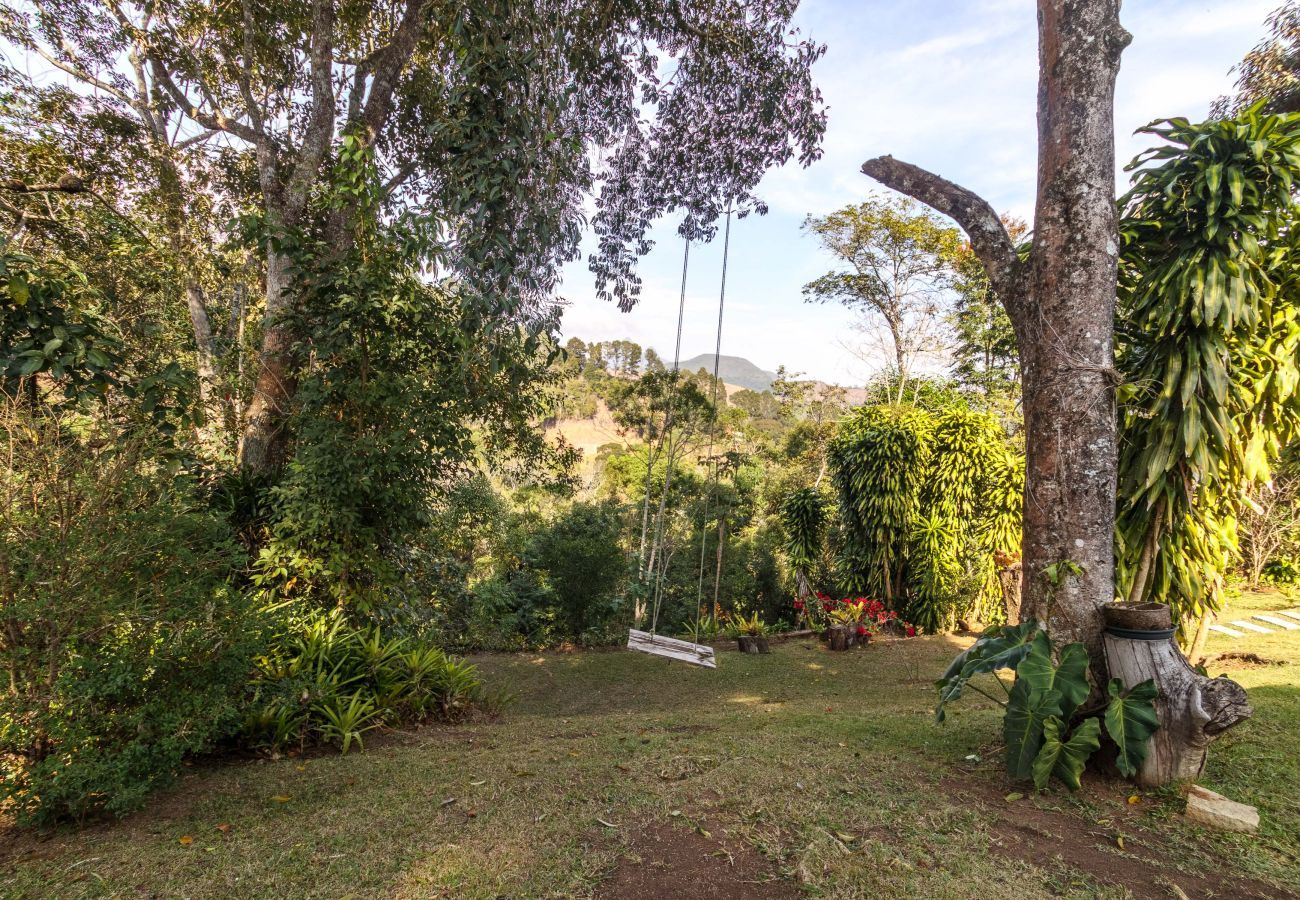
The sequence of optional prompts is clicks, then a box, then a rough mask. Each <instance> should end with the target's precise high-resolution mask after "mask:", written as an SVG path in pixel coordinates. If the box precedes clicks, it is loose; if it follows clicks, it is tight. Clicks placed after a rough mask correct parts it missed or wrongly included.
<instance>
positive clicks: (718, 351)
mask: <svg viewBox="0 0 1300 900" xmlns="http://www.w3.org/2000/svg"><path fill="white" fill-rule="evenodd" d="M730 255H731V204H730V203H728V204H727V224H726V227H725V229H724V231H723V237H722V286H721V287H720V288H719V290H718V331H717V337H716V339H715V340H714V344H713V398H712V400H713V416H712V418H710V419H709V443H708V447H709V449H708V452H707V453H706V454H705V457H704V458H705V459H706V460H708V462H709V464H710V466H711V467H712V470H711V471H710V473H709V488H708V490H707V491H706V492H705V495H704V506H703V509H702V510H701V511H700V574H699V581H698V583H697V584H696V587H695V641H696V643H699V639H700V623H701V621H702V620H703V618H704V612H703V609H704V606H703V604H704V555H705V548H706V546H707V544H708V540H709V532H708V529H707V527H706V526H707V525H708V523H709V507H710V506H711V505H712V504H713V501H714V500H715V499H716V495H717V491H718V461H717V460H716V459H714V457H713V439H714V434H715V432H716V430H717V423H718V384H719V381H718V371H719V367H720V365H721V363H722V313H723V310H724V308H725V307H726V301H727V258H728V257H729V256H730ZM721 554H722V535H721V534H719V535H718V555H719V558H721ZM717 599H718V574H715V575H714V583H713V601H714V604H715V605H716V604H717Z"/></svg>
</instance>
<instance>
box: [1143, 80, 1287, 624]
mask: <svg viewBox="0 0 1300 900" xmlns="http://www.w3.org/2000/svg"><path fill="white" fill-rule="evenodd" d="M1145 130H1146V132H1147V133H1149V134H1153V135H1156V136H1158V137H1160V138H1162V139H1164V140H1165V141H1167V142H1168V144H1167V145H1166V146H1163V147H1159V148H1157V149H1154V150H1150V151H1148V152H1147V153H1145V154H1143V155H1141V156H1139V157H1138V158H1137V159H1136V160H1135V161H1134V162H1133V163H1131V164H1130V166H1129V168H1130V169H1136V170H1137V174H1136V175H1135V176H1134V180H1133V187H1132V189H1131V191H1130V192H1129V194H1128V195H1127V196H1126V197H1125V199H1124V201H1123V202H1124V207H1125V213H1124V217H1123V221H1122V225H1121V235H1122V246H1123V252H1122V266H1121V278H1120V303H1119V319H1118V326H1117V337H1118V344H1119V354H1118V367H1119V369H1120V371H1121V372H1122V373H1123V376H1124V379H1125V385H1124V386H1123V388H1122V389H1121V393H1120V408H1121V411H1122V415H1121V422H1120V438H1121V440H1120V465H1119V497H1120V503H1119V511H1118V523H1117V544H1118V576H1119V583H1120V588H1121V595H1122V596H1125V597H1126V598H1127V599H1129V600H1143V599H1155V600H1159V601H1161V602H1167V603H1169V604H1171V606H1172V607H1173V609H1174V614H1175V617H1176V619H1177V620H1186V619H1189V618H1190V617H1194V616H1196V615H1198V614H1199V613H1201V612H1202V611H1203V610H1206V609H1212V608H1214V607H1215V606H1216V605H1217V603H1218V600H1217V594H1218V591H1219V587H1220V585H1221V582H1222V576H1223V571H1224V567H1225V565H1226V564H1227V562H1228V561H1229V560H1230V559H1231V558H1232V557H1233V556H1234V555H1235V553H1236V549H1237V537H1236V532H1237V521H1238V518H1239V517H1240V510H1241V504H1242V497H1243V495H1244V494H1245V493H1247V491H1248V489H1249V487H1250V486H1251V485H1252V484H1257V483H1262V482H1265V481H1267V480H1268V477H1269V469H1270V463H1271V461H1272V460H1273V459H1275V458H1276V456H1277V454H1278V452H1279V449H1280V447H1281V445H1282V443H1284V442H1285V441H1286V440H1287V439H1288V438H1289V437H1290V436H1291V435H1292V434H1294V433H1295V430H1296V426H1297V423H1298V422H1300V417H1298V415H1297V414H1298V413H1300V394H1297V386H1298V385H1300V368H1298V367H1297V358H1298V357H1300V321H1298V320H1297V307H1296V304H1295V303H1294V301H1293V299H1292V298H1293V297H1294V296H1295V286H1296V284H1298V283H1300V267H1297V266H1296V264H1295V260H1296V259H1297V256H1296V240H1297V234H1298V232H1297V230H1296V228H1295V227H1294V219H1295V212H1294V199H1293V198H1294V187H1295V185H1296V182H1297V177H1298V176H1300V117H1297V116H1272V115H1266V114H1264V113H1262V112H1261V111H1260V109H1259V107H1258V106H1255V107H1251V108H1248V109H1246V110H1245V111H1243V112H1242V113H1241V115H1240V116H1239V117H1238V118H1235V119H1229V120H1224V121H1211V122H1205V123H1202V124H1199V125H1194V124H1191V123H1189V122H1188V121H1186V120H1185V119H1173V120H1169V121H1167V122H1163V123H1158V124H1155V125H1152V126H1149V127H1148V128H1147V129H1145Z"/></svg>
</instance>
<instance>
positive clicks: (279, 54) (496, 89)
mask: <svg viewBox="0 0 1300 900" xmlns="http://www.w3.org/2000/svg"><path fill="white" fill-rule="evenodd" d="M794 7H795V4H794V3H791V2H784V0H780V2H752V0H700V2H693V3H681V2H679V0H632V2H627V3H618V4H613V5H610V4H599V5H592V4H588V3H583V2H579V0H539V2H535V3H527V4H520V3H514V2H509V0H470V2H464V3H458V4H443V3H439V2H436V0H392V2H381V3H376V2H373V0H275V2H271V3H269V4H266V3H263V4H255V3H252V2H250V0H241V2H239V3H234V4H225V5H221V4H218V5H213V4H210V3H202V2H194V0H163V2H150V3H139V2H130V0H71V2H66V3H57V4H56V3H44V2H37V3H35V4H34V5H33V7H31V8H28V7H24V8H21V9H18V8H10V7H5V22H4V25H5V27H4V29H3V31H4V36H5V38H6V39H8V40H9V41H10V42H11V43H15V44H19V45H20V46H21V47H22V49H23V50H26V51H28V52H34V53H40V54H41V55H42V56H43V57H44V58H45V59H46V60H47V61H48V62H49V63H50V64H51V65H55V66H56V67H58V68H61V69H62V70H63V71H65V72H68V73H69V74H70V75H71V76H72V77H74V78H76V79H77V80H78V81H80V82H81V83H82V85H84V86H86V88H87V89H98V87H99V85H101V84H102V85H105V86H107V87H108V88H111V89H112V90H115V91H120V92H122V93H124V94H125V93H128V92H133V93H134V94H135V95H138V96H139V97H141V98H144V100H143V102H141V103H140V104H139V105H138V107H139V108H137V106H136V105H133V104H127V106H128V107H129V108H130V109H132V110H135V112H136V114H137V115H139V116H143V115H145V113H146V111H147V112H148V114H149V115H152V116H157V117H160V118H161V122H162V124H163V125H164V126H165V128H164V129H163V130H164V131H165V132H166V133H167V134H169V135H172V134H178V135H180V136H181V139H182V140H183V141H185V142H188V143H189V144H206V145H208V146H210V147H211V152H212V153H214V154H215V153H220V154H225V155H227V156H228V157H229V163H230V166H231V168H232V169H233V170H234V171H235V172H236V173H238V174H239V176H240V178H242V182H241V184H242V186H243V188H244V189H245V191H246V196H245V197H244V198H242V199H243V200H244V204H245V206H246V208H247V210H248V211H249V213H250V214H251V215H250V217H249V219H248V220H247V225H248V228H247V231H248V233H249V234H250V235H252V236H253V237H254V238H255V240H256V242H257V245H258V246H259V248H260V253H261V256H262V273H261V274H262V280H263V283H264V285H265V296H264V304H263V305H264V309H263V313H264V323H263V328H262V332H261V346H260V352H259V355H258V359H257V362H256V387H255V390H254V392H253V395H252V397H251V400H250V402H249V404H248V408H247V411H246V416H245V419H246V426H245V428H244V433H243V436H242V441H241V448H240V455H241V461H242V463H243V465H244V467H245V468H246V469H249V470H252V471H262V470H266V469H268V468H271V467H274V466H275V465H277V464H278V463H279V462H280V461H281V460H283V459H284V458H285V455H286V452H287V440H288V434H287V431H286V427H285V425H286V419H287V416H288V413H289V410H290V407H291V405H292V402H293V398H294V395H295V392H296V387H297V386H296V383H295V377H294V365H293V361H292V356H293V353H294V350H295V347H297V346H299V345H300V340H299V339H300V338H301V335H300V334H298V333H296V332H295V326H294V324H293V320H292V318H291V317H289V316H287V315H286V313H287V312H288V310H289V307H290V304H291V300H292V298H293V296H294V295H295V293H296V292H297V290H298V283H297V279H298V278H299V275H300V272H299V269H298V267H297V265H296V262H295V257H296V248H297V247H298V246H299V245H300V243H301V242H302V241H303V240H304V236H306V235H308V234H310V235H313V240H323V241H324V243H325V244H326V246H327V247H328V248H329V252H330V253H332V254H334V255H336V256H339V257H342V256H343V255H345V254H346V253H347V252H348V251H349V249H350V248H351V246H352V244H353V242H354V240H355V236H356V231H357V209H356V208H355V206H349V205H346V204H345V205H342V206H336V207H333V208H329V209H326V208H322V207H321V206H320V205H319V204H317V203H316V202H315V201H316V200H317V198H318V196H319V192H320V188H321V185H322V182H323V179H324V178H326V177H327V175H328V173H329V172H330V170H331V165H332V162H333V159H334V158H335V157H336V155H337V154H338V152H339V149H340V147H341V146H342V141H343V139H344V138H345V137H348V138H350V139H352V140H354V141H356V142H359V143H360V145H361V146H363V147H365V148H370V149H373V151H374V154H375V162H376V165H377V167H378V168H379V171H380V172H381V173H382V178H383V186H382V195H383V200H384V202H385V206H386V208H387V210H388V213H389V214H392V211H393V210H394V209H395V208H397V207H398V206H399V205H406V206H408V207H411V208H414V209H417V210H420V211H422V212H423V213H425V215H426V216H427V217H428V219H429V222H430V229H431V231H432V233H433V234H434V235H435V236H436V240H433V241H431V242H430V246H429V251H428V253H427V254H426V259H425V264H426V265H427V266H429V267H432V268H435V269H437V270H439V271H440V272H441V273H443V274H455V275H457V276H459V277H460V278H461V279H462V280H464V281H465V282H466V283H467V285H468V286H469V288H470V289H471V290H472V291H473V292H474V293H475V294H477V295H478V296H479V297H480V298H481V299H482V301H483V305H484V313H485V315H484V317H483V327H484V328H486V327H487V326H488V325H489V324H491V322H492V321H494V320H498V319H501V318H502V317H504V318H505V319H507V320H512V321H514V322H519V321H521V320H522V321H528V322H534V323H536V322H538V321H542V322H544V321H546V320H547V318H548V314H549V311H550V310H549V307H550V305H551V303H552V302H553V292H554V289H555V287H556V285H557V281H558V271H559V267H560V266H561V265H562V264H563V263H564V262H566V261H568V260H571V259H573V258H574V257H575V256H576V255H577V252H578V240H579V237H580V232H581V224H582V221H583V205H584V203H585V202H586V201H587V200H588V198H590V197H593V196H595V197H596V198H597V212H596V214H595V216H594V219H593V224H594V228H595V231H596V233H597V236H598V246H597V249H596V252H595V253H594V254H593V256H592V258H591V261H590V262H591V267H592V269H593V271H594V273H595V276H596V282H597V286H598V289H599V290H600V292H601V293H602V294H603V295H604V296H606V297H608V298H611V299H614V300H617V301H618V302H619V303H620V304H621V305H623V306H624V307H628V306H630V305H631V304H632V303H633V302H634V301H635V299H636V297H637V293H638V291H639V280H638V278H637V276H636V274H635V271H634V264H635V261H636V259H637V257H638V256H639V255H641V254H644V253H646V252H648V250H649V248H650V246H651V242H650V241H649V240H648V239H647V238H646V232H647V229H648V228H649V225H650V223H651V222H652V221H653V220H655V219H656V218H658V217H659V216H661V215H663V214H665V213H667V212H669V211H672V210H680V211H682V212H683V218H684V221H683V224H682V226H681V227H682V231H683V234H684V235H685V236H687V237H689V238H693V239H707V238H709V237H711V236H712V234H713V233H714V230H715V228H714V223H715V222H716V220H717V219H718V218H719V217H720V215H721V214H722V213H723V212H724V211H725V210H726V209H727V208H728V207H733V208H734V209H735V210H736V211H737V212H738V213H740V214H745V213H748V212H754V211H758V212H761V211H763V209H764V207H763V205H762V203H761V202H760V201H759V200H758V199H757V198H756V197H755V196H754V195H753V192H752V191H753V188H754V187H755V185H756V184H757V183H758V180H759V179H760V178H761V176H762V174H763V172H764V171H765V170H766V169H768V168H770V167H771V166H773V165H778V164H781V163H784V162H786V161H787V160H789V159H791V158H792V157H794V156H796V155H797V156H798V157H799V159H800V160H801V161H803V162H804V163H808V162H811V161H812V160H813V159H815V158H816V156H817V155H818V143H819V140H820V137H821V134H822V132H823V130H824V128H825V116H824V112H823V110H822V105H821V100H820V96H819V94H818V93H817V91H816V89H815V88H814V87H813V86H812V83H811V78H810V69H811V66H812V64H813V62H814V61H815V60H816V59H817V58H818V57H819V56H820V55H821V53H822V49H823V48H822V47H820V46H819V45H816V44H813V43H810V42H807V41H800V40H798V39H797V37H794V36H792V35H793V32H792V31H791V29H790V27H789V20H790V17H791V15H792V14H793V12H794ZM665 71H671V74H670V75H667V76H665V75H662V74H661V73H663V72H665ZM647 111H650V112H651V114H650V115H647V114H646V113H647ZM593 150H599V151H601V153H599V154H598V153H593V152H592V151H593ZM598 157H601V159H602V165H601V166H600V167H599V168H597V167H596V159H597V158H598ZM85 174H88V175H93V173H85Z"/></svg>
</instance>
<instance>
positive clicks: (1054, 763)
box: [1033, 716, 1101, 791]
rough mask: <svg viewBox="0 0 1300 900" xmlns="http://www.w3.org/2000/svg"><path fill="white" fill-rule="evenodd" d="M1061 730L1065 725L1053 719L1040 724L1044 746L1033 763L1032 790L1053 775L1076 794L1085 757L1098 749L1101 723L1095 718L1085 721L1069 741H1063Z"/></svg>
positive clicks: (1079, 725)
mask: <svg viewBox="0 0 1300 900" xmlns="http://www.w3.org/2000/svg"><path fill="white" fill-rule="evenodd" d="M1064 731H1065V725H1064V724H1063V723H1062V722H1061V720H1060V719H1058V718H1056V717H1055V716H1052V717H1051V718H1049V719H1048V720H1047V721H1046V722H1044V723H1043V746H1042V749H1040V750H1039V751H1038V756H1036V757H1035V758H1034V764H1033V774H1034V787H1036V788H1038V789H1039V790H1040V791H1041V790H1043V789H1044V788H1045V787H1047V782H1048V781H1050V780H1051V778H1052V776H1053V775H1055V776H1056V777H1057V778H1059V779H1061V780H1062V781H1064V782H1065V784H1066V787H1068V788H1069V789H1070V790H1072V791H1077V790H1078V789H1079V778H1080V776H1082V775H1083V767H1084V766H1086V765H1087V764H1088V757H1090V756H1092V754H1094V753H1096V752H1097V748H1098V747H1100V746H1101V722H1099V721H1098V720H1096V719H1084V720H1083V721H1082V722H1080V723H1079V724H1078V725H1077V726H1076V727H1075V729H1074V731H1073V733H1071V735H1070V737H1069V739H1068V740H1063V739H1062V738H1063V733H1064Z"/></svg>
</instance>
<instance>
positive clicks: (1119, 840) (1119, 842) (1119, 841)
mask: <svg viewBox="0 0 1300 900" xmlns="http://www.w3.org/2000/svg"><path fill="white" fill-rule="evenodd" d="M1115 846H1116V847H1118V848H1119V849H1121V850H1123V849H1124V835H1122V834H1117V835H1115Z"/></svg>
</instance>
